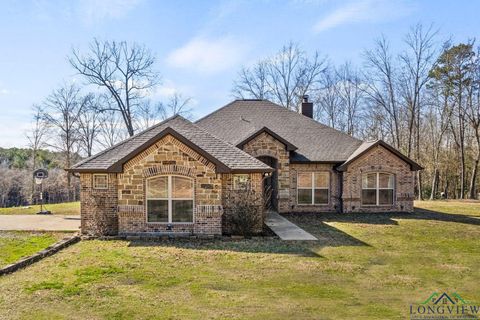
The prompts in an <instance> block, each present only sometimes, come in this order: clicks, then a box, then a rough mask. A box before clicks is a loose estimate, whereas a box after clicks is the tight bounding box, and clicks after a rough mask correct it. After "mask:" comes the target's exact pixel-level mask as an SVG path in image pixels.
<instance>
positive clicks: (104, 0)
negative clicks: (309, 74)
mask: <svg viewBox="0 0 480 320" xmlns="http://www.w3.org/2000/svg"><path fill="white" fill-rule="evenodd" d="M0 7H1V8H2V9H1V11H0V36H1V38H0V39H1V42H0V147H10V146H25V145H26V138H25V130H26V129H28V127H29V122H30V119H31V107H32V105H33V104H34V103H41V102H42V100H43V99H44V98H45V97H46V96H47V95H48V94H49V93H50V92H51V91H52V89H54V88H56V87H58V86H59V85H61V84H62V83H64V82H70V81H80V82H81V81H82V79H81V78H80V77H79V76H78V75H75V73H74V72H73V70H72V68H71V67H70V65H69V64H68V62H67V59H66V58H67V56H68V55H69V53H70V52H71V48H72V47H75V48H79V49H81V50H82V49H85V48H86V47H87V45H88V43H89V42H90V41H91V40H92V39H93V38H94V37H97V38H99V39H108V40H127V41H130V42H138V43H142V44H145V45H146V46H147V47H148V48H150V49H151V50H152V51H153V52H154V54H155V55H156V57H157V63H156V69H157V70H158V71H160V73H161V75H162V80H163V81H162V86H161V87H159V88H158V89H157V90H156V92H155V93H154V94H153V98H154V99H166V98H167V97H168V95H170V94H172V93H173V92H175V91H179V92H181V93H183V94H184V95H186V96H191V97H192V98H193V99H194V115H195V118H198V117H200V116H203V115H205V114H207V113H209V112H211V111H213V110H215V109H217V108H219V107H221V106H223V105H224V104H226V103H228V102H229V101H230V100H231V99H232V97H231V93H230V89H231V85H232V81H233V80H234V79H235V76H236V74H237V72H238V70H239V69H240V68H241V66H242V65H248V64H251V63H253V62H254V61H256V60H258V59H260V58H263V57H265V56H267V55H270V54H272V53H274V52H276V51H278V49H279V48H281V46H282V45H283V44H285V43H287V42H289V41H295V42H298V43H299V44H300V45H301V46H302V47H303V48H304V49H305V50H307V51H311V52H313V51H315V50H318V51H319V52H321V53H322V54H325V55H327V56H328V57H329V59H330V61H332V62H333V63H342V62H344V61H346V60H349V61H352V62H353V63H360V62H361V53H362V51H363V50H364V49H366V48H369V47H371V46H372V43H373V41H374V39H375V38H377V37H378V36H380V35H381V34H382V33H383V34H385V35H386V36H387V37H388V38H389V39H390V40H391V42H392V47H393V49H394V50H395V49H399V48H400V45H401V40H402V37H403V36H404V34H405V33H406V32H407V31H408V29H409V27H410V26H412V25H414V24H416V23H418V22H421V23H423V24H424V25H430V24H434V26H435V27H436V28H438V29H440V34H439V40H442V39H447V38H448V37H452V39H453V40H454V41H466V40H468V39H470V38H474V37H478V36H479V31H480V19H478V12H480V1H438V0H437V1H434V0H429V1H426V0H425V1H393V0H390V1H389V0H358V1H333V0H318V1H315V0H303V1H302V0H292V1H259V0H257V1H181V0H179V1H168V2H167V1H165V2H162V1H154V0H99V1H94V0H79V1H73V0H64V1H46V0H35V1H33V0H32V1H29V0H24V1H14V0H11V1H10V0H1V1H0Z"/></svg>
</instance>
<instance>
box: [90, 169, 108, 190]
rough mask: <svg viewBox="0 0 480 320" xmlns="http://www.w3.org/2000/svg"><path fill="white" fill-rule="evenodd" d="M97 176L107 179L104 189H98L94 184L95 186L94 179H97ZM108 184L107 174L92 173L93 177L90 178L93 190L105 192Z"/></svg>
mask: <svg viewBox="0 0 480 320" xmlns="http://www.w3.org/2000/svg"><path fill="white" fill-rule="evenodd" d="M99 176H105V177H106V178H107V179H106V180H107V184H106V186H105V187H98V186H97V185H96V184H95V177H99ZM108 184H109V181H108V174H107V173H94V174H93V177H92V187H93V189H95V190H107V189H108Z"/></svg>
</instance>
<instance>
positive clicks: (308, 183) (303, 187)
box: [297, 172, 330, 204]
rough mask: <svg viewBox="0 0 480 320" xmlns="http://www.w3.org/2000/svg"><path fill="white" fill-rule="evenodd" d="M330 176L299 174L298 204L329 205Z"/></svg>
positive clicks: (322, 173)
mask: <svg viewBox="0 0 480 320" xmlns="http://www.w3.org/2000/svg"><path fill="white" fill-rule="evenodd" d="M329 185H330V174H329V173H328V172H299V173H298V176H297V192H298V195H297V202H298V204H328V190H329Z"/></svg>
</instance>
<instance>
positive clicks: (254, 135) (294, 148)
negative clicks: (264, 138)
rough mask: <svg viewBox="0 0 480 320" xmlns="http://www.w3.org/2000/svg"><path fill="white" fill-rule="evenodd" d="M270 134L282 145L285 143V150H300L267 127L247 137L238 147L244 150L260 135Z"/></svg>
mask: <svg viewBox="0 0 480 320" xmlns="http://www.w3.org/2000/svg"><path fill="white" fill-rule="evenodd" d="M264 132H265V133H268V134H269V135H271V136H272V137H274V138H275V139H276V140H278V141H280V142H281V143H283V144H284V145H285V148H286V149H287V151H295V150H297V149H298V148H297V147H296V146H295V145H294V144H292V143H290V142H288V141H287V140H285V139H284V138H282V137H280V136H279V135H278V134H276V133H275V132H273V131H272V130H270V129H268V128H267V127H263V128H261V129H259V130H257V131H256V132H254V133H253V134H252V135H251V136H249V137H247V138H246V139H245V140H243V141H241V142H239V143H237V147H239V148H243V146H244V145H245V144H247V143H248V142H250V141H252V140H253V139H255V138H256V137H258V136H259V135H260V134H262V133H264Z"/></svg>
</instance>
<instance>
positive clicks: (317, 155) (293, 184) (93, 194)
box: [68, 98, 422, 235]
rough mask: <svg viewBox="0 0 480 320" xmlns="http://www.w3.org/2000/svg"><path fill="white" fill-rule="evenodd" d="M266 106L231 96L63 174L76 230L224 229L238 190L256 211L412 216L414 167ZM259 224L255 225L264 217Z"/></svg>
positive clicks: (305, 113)
mask: <svg viewBox="0 0 480 320" xmlns="http://www.w3.org/2000/svg"><path fill="white" fill-rule="evenodd" d="M300 109H301V112H300V113H297V112H294V111H290V110H287V109H286V108H283V107H281V106H279V105H276V104H274V103H272V102H270V101H267V100H235V101H233V102H231V103H230V104H228V105H226V106H224V107H222V108H220V109H218V110H217V111H215V112H213V113H211V114H209V115H207V116H206V117H204V118H202V119H200V120H198V121H197V122H195V123H192V122H190V121H188V120H186V119H184V118H182V117H180V116H175V117H172V118H170V119H167V120H165V121H163V122H161V123H159V124H156V125H154V126H152V127H150V128H149V129H147V130H145V131H143V132H140V133H138V134H136V135H135V136H133V137H131V138H129V139H127V140H125V141H123V142H121V143H119V144H117V145H115V146H113V147H111V148H109V149H107V150H104V151H102V152H100V153H98V154H96V155H94V156H92V157H90V158H88V159H86V160H84V161H82V162H80V163H78V164H76V165H75V166H73V167H72V168H70V169H68V170H69V171H71V172H74V173H76V174H78V175H79V176H80V182H81V195H80V197H81V229H82V233H84V234H93V235H116V234H120V235H128V234H139V233H161V232H179V233H189V234H192V233H193V234H214V235H215V234H222V233H225V232H228V230H229V226H228V223H226V221H228V220H227V219H226V216H228V215H229V214H231V211H232V210H234V208H229V207H228V206H226V203H227V202H228V200H229V199H231V198H232V197H235V195H236V194H239V193H240V192H241V191H242V190H244V189H247V188H248V189H249V190H252V191H253V192H254V193H256V194H259V195H261V198H263V199H260V200H258V198H256V199H255V201H256V203H255V204H256V205H257V207H258V214H259V216H261V217H262V219H263V218H264V217H265V214H266V213H265V212H266V211H267V210H276V211H278V212H279V213H286V212H318V213H319V214H320V213H322V212H385V211H405V212H409V211H412V210H413V197H414V171H416V170H421V169H422V168H421V167H420V166H419V165H418V164H417V163H415V162H414V161H412V160H411V159H409V158H407V157H406V156H404V155H403V154H401V153H400V152H399V151H398V150H396V149H394V148H393V147H391V146H390V145H388V144H387V143H385V142H383V141H381V140H377V141H368V142H363V141H360V140H358V139H355V138H353V137H351V136H348V135H346V134H344V133H341V132H339V131H337V130H335V129H332V128H330V127H328V126H325V125H323V124H320V123H318V122H316V121H315V120H313V119H312V115H313V104H312V103H310V102H308V99H307V98H305V99H304V102H303V103H302V106H301V108H300ZM262 221H263V220H262Z"/></svg>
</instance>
